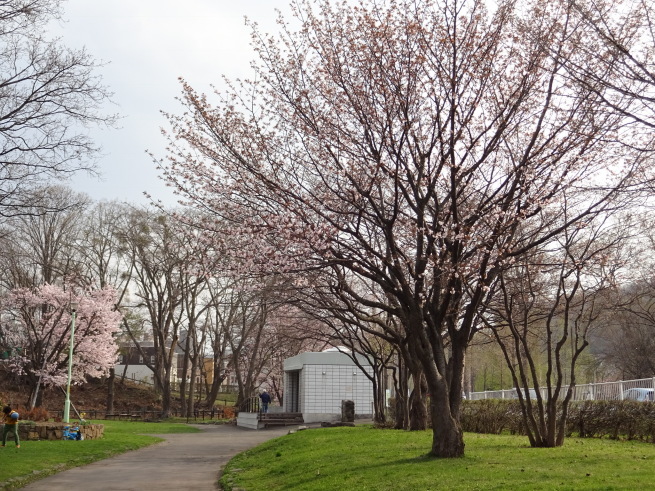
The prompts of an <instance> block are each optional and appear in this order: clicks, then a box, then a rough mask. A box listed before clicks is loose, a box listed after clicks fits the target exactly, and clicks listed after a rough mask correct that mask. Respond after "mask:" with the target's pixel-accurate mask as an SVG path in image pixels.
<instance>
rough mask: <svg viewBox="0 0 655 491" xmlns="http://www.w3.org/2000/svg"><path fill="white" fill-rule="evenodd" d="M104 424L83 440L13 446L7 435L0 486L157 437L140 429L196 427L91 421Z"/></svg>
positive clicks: (22, 482)
mask: <svg viewBox="0 0 655 491" xmlns="http://www.w3.org/2000/svg"><path fill="white" fill-rule="evenodd" d="M93 423H100V424H104V425H105V437H104V438H103V439H101V440H84V441H79V442H78V441H71V440H68V441H64V440H51V441H38V442H33V441H21V448H16V447H15V446H14V442H13V439H11V438H12V437H11V435H10V437H9V439H8V440H7V446H6V447H4V448H0V489H14V488H17V487H20V486H24V485H25V484H27V483H28V482H31V481H34V480H36V479H41V478H43V477H45V476H47V475H50V474H54V473H56V472H60V471H62V470H64V469H68V468H71V467H77V466H80V465H84V464H88V463H91V462H95V461H97V460H101V459H106V458H107V457H111V456H113V455H116V454H119V453H123V452H127V451H128V450H135V449H137V448H141V447H145V446H147V445H151V444H153V443H156V442H158V441H161V438H155V437H152V436H146V435H145V434H144V433H154V434H161V433H195V432H197V431H199V430H197V429H196V428H193V427H191V426H187V425H184V424H177V423H140V422H127V421H93Z"/></svg>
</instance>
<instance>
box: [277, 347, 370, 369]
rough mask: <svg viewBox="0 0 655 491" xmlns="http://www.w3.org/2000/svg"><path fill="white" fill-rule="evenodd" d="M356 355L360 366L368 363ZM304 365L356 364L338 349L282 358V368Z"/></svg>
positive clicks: (296, 367)
mask: <svg viewBox="0 0 655 491" xmlns="http://www.w3.org/2000/svg"><path fill="white" fill-rule="evenodd" d="M355 356H357V360H358V361H359V363H360V364H361V365H362V366H367V365H370V363H369V362H368V360H367V359H366V358H364V357H363V356H361V355H355ZM304 365H346V366H356V365H355V362H354V361H353V360H352V359H351V358H350V356H348V355H346V354H345V353H340V352H338V351H323V352H321V353H316V352H306V353H300V354H299V355H296V356H292V357H291V358H287V359H286V360H284V370H285V371H290V370H301V369H302V367H303V366H304Z"/></svg>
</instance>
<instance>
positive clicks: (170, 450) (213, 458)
mask: <svg viewBox="0 0 655 491" xmlns="http://www.w3.org/2000/svg"><path fill="white" fill-rule="evenodd" d="M192 426H196V427H197V428H199V429H200V430H201V432H200V433H181V434H166V435H155V436H159V437H161V438H165V439H166V441H164V442H161V443H156V444H155V445H151V446H149V447H146V448H142V449H140V450H134V451H131V452H127V453H124V454H121V455H117V456H116V457H112V458H109V459H105V460H101V461H98V462H94V463H93V464H89V465H85V466H83V467H75V468H74V469H69V470H67V471H64V472H60V473H59V474H55V475H53V476H49V477H46V478H45V479H42V480H40V481H37V482H35V483H32V484H29V485H28V486H26V487H24V488H22V489H26V490H31V491H41V490H42V491H60V490H62V491H63V490H67V491H70V490H84V491H87V490H91V491H96V490H97V491H100V490H102V491H114V490H117V491H118V490H120V491H128V490H139V491H143V490H144V489H156V490H162V489H164V490H168V489H171V490H172V489H175V490H194V491H195V490H199V491H204V490H215V489H218V488H217V486H216V482H217V481H218V476H219V474H220V472H221V469H222V468H223V466H225V464H226V463H227V462H228V461H229V460H230V459H231V458H232V457H233V456H234V455H236V454H237V453H239V452H242V451H244V450H247V449H249V448H251V447H254V446H256V445H259V444H260V443H263V442H265V441H267V440H270V439H271V438H275V437H278V436H282V435H285V434H287V433H288V432H289V429H290V428H295V427H286V428H267V429H265V430H249V429H246V428H240V427H237V426H234V425H192Z"/></svg>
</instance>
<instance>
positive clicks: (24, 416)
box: [12, 406, 49, 421]
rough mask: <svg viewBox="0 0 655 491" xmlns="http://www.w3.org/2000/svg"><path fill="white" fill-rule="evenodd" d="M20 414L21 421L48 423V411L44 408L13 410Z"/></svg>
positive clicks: (19, 408)
mask: <svg viewBox="0 0 655 491" xmlns="http://www.w3.org/2000/svg"><path fill="white" fill-rule="evenodd" d="M12 409H13V410H14V411H16V412H17V413H18V415H19V416H20V419H21V420H23V421H48V419H49V415H48V411H47V410H46V409H44V408H42V407H35V408H34V409H29V410H28V409H25V408H23V407H20V406H19V407H17V408H12Z"/></svg>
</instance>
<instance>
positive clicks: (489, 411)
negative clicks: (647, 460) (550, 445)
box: [460, 399, 655, 443]
mask: <svg viewBox="0 0 655 491" xmlns="http://www.w3.org/2000/svg"><path fill="white" fill-rule="evenodd" d="M460 422H461V424H462V429H463V430H464V431H470V432H474V433H492V434H499V433H502V432H503V431H508V432H510V433H512V434H516V435H525V426H524V424H523V416H522V413H521V406H520V404H519V401H518V400H504V399H486V400H479V401H463V404H462V414H461V419H460ZM566 429H567V435H568V436H570V435H572V434H575V433H577V434H578V435H579V436H580V437H588V438H603V437H610V438H614V439H618V438H626V439H628V440H643V441H650V442H653V443H655V403H652V402H635V401H580V402H572V403H571V404H570V405H569V414H568V419H567V427H566Z"/></svg>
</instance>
